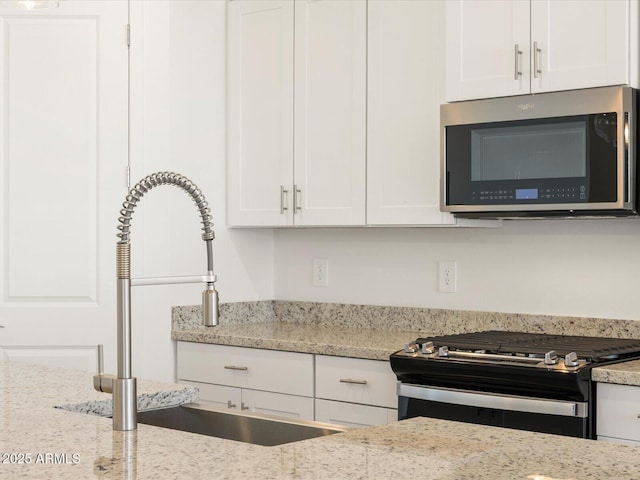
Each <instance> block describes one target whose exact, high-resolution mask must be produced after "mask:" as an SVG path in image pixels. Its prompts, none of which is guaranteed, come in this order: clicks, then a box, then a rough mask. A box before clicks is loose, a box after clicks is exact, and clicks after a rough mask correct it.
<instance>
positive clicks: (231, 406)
mask: <svg viewBox="0 0 640 480" xmlns="http://www.w3.org/2000/svg"><path fill="white" fill-rule="evenodd" d="M227 408H236V404H235V403H231V400H227Z"/></svg>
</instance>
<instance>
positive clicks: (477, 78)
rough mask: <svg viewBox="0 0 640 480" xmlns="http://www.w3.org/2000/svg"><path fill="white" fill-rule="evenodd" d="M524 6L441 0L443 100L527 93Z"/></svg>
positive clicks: (517, 0) (513, 0)
mask: <svg viewBox="0 0 640 480" xmlns="http://www.w3.org/2000/svg"><path fill="white" fill-rule="evenodd" d="M529 7H530V5H529V2H528V1H523V0H483V1H477V0H449V1H447V2H446V29H447V34H446V38H447V40H446V52H447V57H446V58H447V65H446V72H447V82H446V99H447V101H449V102H452V101H456V100H466V99H472V98H487V97H501V96H507V95H518V94H523V93H529V91H530V83H529V82H530V80H529V79H530V77H529V55H530V50H529V44H530V38H529V25H530V23H529V18H530V16H529ZM574 18H575V15H574ZM575 23H578V22H575ZM517 52H521V53H519V54H518V53H517Z"/></svg>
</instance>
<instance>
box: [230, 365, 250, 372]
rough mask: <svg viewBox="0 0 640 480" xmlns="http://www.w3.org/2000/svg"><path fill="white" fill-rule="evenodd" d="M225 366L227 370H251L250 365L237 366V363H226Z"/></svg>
mask: <svg viewBox="0 0 640 480" xmlns="http://www.w3.org/2000/svg"><path fill="white" fill-rule="evenodd" d="M224 368H226V369H227V370H242V371H246V370H249V367H237V366H235V365H225V366H224Z"/></svg>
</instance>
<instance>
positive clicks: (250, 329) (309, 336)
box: [172, 301, 640, 360]
mask: <svg viewBox="0 0 640 480" xmlns="http://www.w3.org/2000/svg"><path fill="white" fill-rule="evenodd" d="M220 312H221V319H220V325H219V326H217V327H203V326H201V325H200V314H201V310H200V306H199V305H198V306H186V307H174V308H173V312H172V322H173V328H172V338H173V339H174V340H183V341H188V342H200V343H215V344H221V345H235V346H240V347H254V348H266V349H272V350H287V351H293V352H303V353H316V354H323V355H336V356H346V357H355V358H366V359H374V360H387V359H388V358H389V355H390V354H391V353H393V352H395V351H397V350H399V349H400V348H402V347H403V346H404V344H405V343H407V342H408V341H413V340H415V339H416V338H417V337H420V336H430V335H448V334H454V333H464V332H477V331H482V330H508V331H517V332H531V333H549V334H559V335H585V336H596V337H617V338H640V321H629V320H610V319H601V318H581V317H554V316H544V315H525V314H512V313H495V312H471V311H458V310H441V309H428V308H411V307H381V306H372V305H345V304H332V303H311V302H291V301H258V302H238V303H230V304H221V309H220Z"/></svg>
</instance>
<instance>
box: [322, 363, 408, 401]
mask: <svg viewBox="0 0 640 480" xmlns="http://www.w3.org/2000/svg"><path fill="white" fill-rule="evenodd" d="M396 383H397V380H396V376H395V374H394V373H393V371H392V370H391V367H390V366H389V362H387V361H381V360H363V359H360V358H345V357H329V356H325V355H317V356H316V397H317V398H323V399H327V400H340V401H343V402H352V403H361V404H365V405H375V406H380V407H389V408H397V407H398V398H397V396H396Z"/></svg>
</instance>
